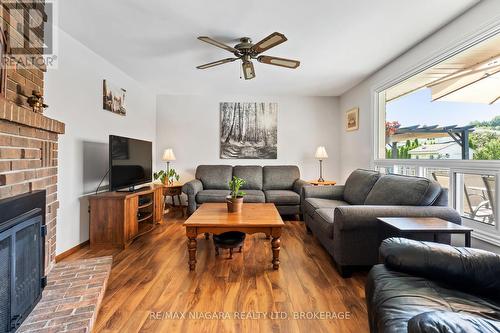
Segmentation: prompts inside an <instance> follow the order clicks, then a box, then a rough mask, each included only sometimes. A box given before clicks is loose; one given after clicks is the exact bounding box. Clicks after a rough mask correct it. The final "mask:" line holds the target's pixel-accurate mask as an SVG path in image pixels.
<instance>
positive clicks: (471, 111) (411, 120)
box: [386, 89, 500, 127]
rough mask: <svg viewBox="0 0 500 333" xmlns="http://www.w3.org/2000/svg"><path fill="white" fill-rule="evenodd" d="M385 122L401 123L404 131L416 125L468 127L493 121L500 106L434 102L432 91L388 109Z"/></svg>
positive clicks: (391, 104)
mask: <svg viewBox="0 0 500 333" xmlns="http://www.w3.org/2000/svg"><path fill="white" fill-rule="evenodd" d="M386 113H387V116H386V121H396V120H397V121H399V123H400V124H401V126H402V127H405V126H413V125H427V126H430V125H440V126H450V125H459V126H461V125H468V124H469V123H470V122H471V121H474V120H479V121H485V120H491V119H493V118H494V117H495V116H499V115H500V103H496V104H494V105H487V104H476V103H459V102H440V101H435V102H431V90H430V89H421V90H418V91H416V92H414V93H412V94H408V95H406V96H403V97H400V98H398V99H396V100H393V101H391V102H389V103H387V105H386Z"/></svg>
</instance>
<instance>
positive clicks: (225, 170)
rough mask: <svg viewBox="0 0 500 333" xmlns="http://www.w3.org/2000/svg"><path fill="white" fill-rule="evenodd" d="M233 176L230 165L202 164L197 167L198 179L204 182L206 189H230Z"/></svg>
mask: <svg viewBox="0 0 500 333" xmlns="http://www.w3.org/2000/svg"><path fill="white" fill-rule="evenodd" d="M232 177H233V167H232V166H230V165H200V166H198V168H196V179H199V180H200V181H201V182H202V183H203V189H204V190H229V181H230V180H231V178H232Z"/></svg>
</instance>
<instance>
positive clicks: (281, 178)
mask: <svg viewBox="0 0 500 333" xmlns="http://www.w3.org/2000/svg"><path fill="white" fill-rule="evenodd" d="M299 178H300V171H299V168H298V167H297V166H295V165H273V166H265V167H264V168H263V179H264V181H263V186H264V187H263V188H264V190H292V189H293V184H294V183H295V181H296V180H297V179H299Z"/></svg>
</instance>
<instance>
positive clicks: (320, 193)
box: [302, 185, 344, 200]
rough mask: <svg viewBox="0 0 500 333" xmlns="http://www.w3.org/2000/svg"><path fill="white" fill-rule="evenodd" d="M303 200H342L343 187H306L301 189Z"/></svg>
mask: <svg viewBox="0 0 500 333" xmlns="http://www.w3.org/2000/svg"><path fill="white" fill-rule="evenodd" d="M302 191H303V195H304V198H319V199H331V200H343V199H344V185H335V186H306V187H304V188H303V189H302Z"/></svg>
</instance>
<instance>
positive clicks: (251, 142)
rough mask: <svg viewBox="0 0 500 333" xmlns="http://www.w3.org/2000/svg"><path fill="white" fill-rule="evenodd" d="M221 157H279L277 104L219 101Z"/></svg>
mask: <svg viewBox="0 0 500 333" xmlns="http://www.w3.org/2000/svg"><path fill="white" fill-rule="evenodd" d="M220 158H221V159H277V158H278V104H277V103H264V102H251V103H250V102H222V103H220Z"/></svg>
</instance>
